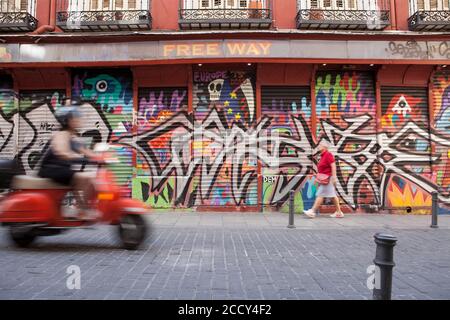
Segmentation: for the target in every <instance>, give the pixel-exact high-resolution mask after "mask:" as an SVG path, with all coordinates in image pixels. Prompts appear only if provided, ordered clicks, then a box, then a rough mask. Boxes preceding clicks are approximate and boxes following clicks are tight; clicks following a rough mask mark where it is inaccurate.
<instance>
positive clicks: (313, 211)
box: [303, 196, 323, 218]
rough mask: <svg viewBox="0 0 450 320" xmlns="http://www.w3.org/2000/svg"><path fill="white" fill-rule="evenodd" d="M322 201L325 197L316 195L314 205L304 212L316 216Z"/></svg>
mask: <svg viewBox="0 0 450 320" xmlns="http://www.w3.org/2000/svg"><path fill="white" fill-rule="evenodd" d="M322 202H323V197H320V196H319V197H316V201H314V205H313V207H312V208H311V209H309V210H306V211H304V212H303V213H304V214H305V215H306V216H308V217H310V218H314V217H315V216H316V213H317V210H318V209H319V207H320V206H321V205H322Z"/></svg>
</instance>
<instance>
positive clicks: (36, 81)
mask: <svg viewBox="0 0 450 320" xmlns="http://www.w3.org/2000/svg"><path fill="white" fill-rule="evenodd" d="M13 73H14V80H15V81H16V83H17V85H18V87H19V88H20V90H44V89H52V90H53V89H65V88H66V87H67V85H70V83H69V82H67V79H68V78H67V72H66V70H65V69H64V68H28V69H25V68H17V69H14V71H13Z"/></svg>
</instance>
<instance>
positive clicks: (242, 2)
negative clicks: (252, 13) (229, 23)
mask: <svg viewBox="0 0 450 320" xmlns="http://www.w3.org/2000/svg"><path fill="white" fill-rule="evenodd" d="M239 7H241V8H248V4H247V0H239Z"/></svg>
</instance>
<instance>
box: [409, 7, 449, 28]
mask: <svg viewBox="0 0 450 320" xmlns="http://www.w3.org/2000/svg"><path fill="white" fill-rule="evenodd" d="M409 10H410V17H409V19H408V25H409V30H412V31H450V0H432V1H431V0H428V1H426V0H410V1H409Z"/></svg>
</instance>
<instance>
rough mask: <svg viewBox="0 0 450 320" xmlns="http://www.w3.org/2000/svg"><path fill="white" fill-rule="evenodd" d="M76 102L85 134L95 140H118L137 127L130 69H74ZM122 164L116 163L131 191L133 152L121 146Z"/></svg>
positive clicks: (115, 171)
mask: <svg viewBox="0 0 450 320" xmlns="http://www.w3.org/2000/svg"><path fill="white" fill-rule="evenodd" d="M72 77H73V78H72V101H74V102H75V103H76V104H78V105H79V106H80V110H81V111H82V112H83V114H84V116H85V118H86V119H90V121H92V122H93V123H85V125H86V128H85V129H86V132H85V133H84V136H86V137H89V138H91V140H92V141H93V142H99V141H111V142H114V141H115V140H117V139H118V138H119V137H120V136H122V135H125V134H129V133H130V132H131V131H132V127H133V88H132V83H133V81H132V74H131V71H130V70H127V69H76V70H73V71H72ZM116 151H117V154H118V158H119V160H120V162H121V163H120V164H118V165H114V166H112V168H111V169H112V171H113V172H114V173H115V175H116V177H117V179H118V181H119V183H120V184H122V185H125V186H126V187H127V190H128V191H127V192H126V193H128V194H130V193H131V185H132V174H133V169H132V159H133V151H132V150H131V149H129V148H125V147H123V148H118V149H117V150H116Z"/></svg>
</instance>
